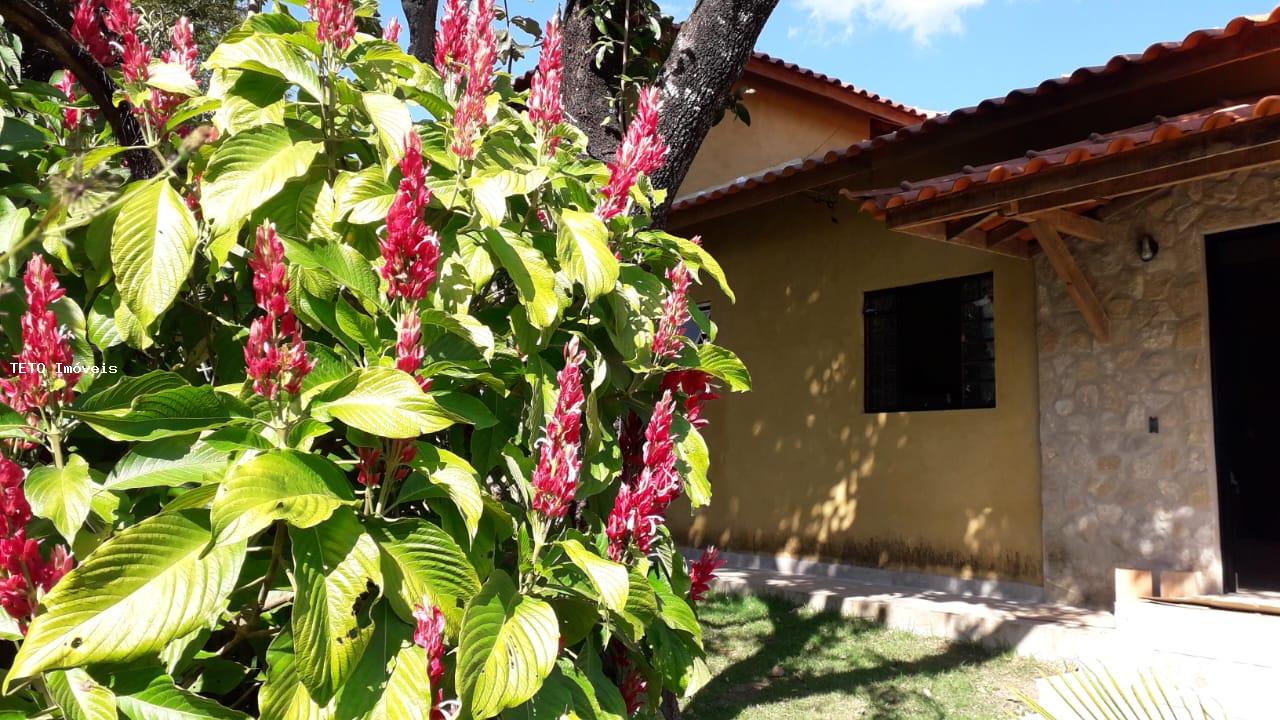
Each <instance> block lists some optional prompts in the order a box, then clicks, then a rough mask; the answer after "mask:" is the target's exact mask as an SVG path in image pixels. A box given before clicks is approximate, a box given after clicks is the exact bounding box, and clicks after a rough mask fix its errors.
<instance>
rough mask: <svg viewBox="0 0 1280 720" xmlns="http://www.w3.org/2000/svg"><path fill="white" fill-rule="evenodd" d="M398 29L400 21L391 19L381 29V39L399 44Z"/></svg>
mask: <svg viewBox="0 0 1280 720" xmlns="http://www.w3.org/2000/svg"><path fill="white" fill-rule="evenodd" d="M400 29H401V28H400V21H399V20H397V19H396V18H391V22H389V23H387V26H386V27H384V28H382V39H383V40H386V41H387V42H393V43H398V42H400Z"/></svg>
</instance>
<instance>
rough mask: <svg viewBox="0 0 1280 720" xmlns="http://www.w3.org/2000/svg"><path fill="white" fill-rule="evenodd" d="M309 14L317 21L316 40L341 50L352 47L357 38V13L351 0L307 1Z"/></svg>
mask: <svg viewBox="0 0 1280 720" xmlns="http://www.w3.org/2000/svg"><path fill="white" fill-rule="evenodd" d="M307 12H309V13H311V19H312V20H315V21H316V39H317V40H319V41H320V42H321V43H328V44H331V45H333V46H334V47H335V48H337V49H339V50H346V49H347V48H349V47H351V41H352V40H354V39H355V37H356V11H355V8H353V7H352V6H351V0H307Z"/></svg>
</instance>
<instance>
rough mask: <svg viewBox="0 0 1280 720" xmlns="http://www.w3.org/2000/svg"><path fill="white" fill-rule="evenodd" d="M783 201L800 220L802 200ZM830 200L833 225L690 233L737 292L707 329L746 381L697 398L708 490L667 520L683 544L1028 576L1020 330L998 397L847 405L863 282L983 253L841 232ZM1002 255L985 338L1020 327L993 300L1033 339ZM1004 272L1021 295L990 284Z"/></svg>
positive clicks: (976, 259) (933, 275) (1035, 524)
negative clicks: (996, 400)
mask: <svg viewBox="0 0 1280 720" xmlns="http://www.w3.org/2000/svg"><path fill="white" fill-rule="evenodd" d="M796 202H802V203H803V202H805V201H803V200H797V201H796ZM793 204H794V203H793ZM786 212H787V213H791V212H794V213H797V217H803V216H805V214H807V217H808V218H809V222H816V221H814V220H813V216H814V215H815V213H814V212H813V208H812V207H805V208H802V209H801V208H790V209H788V210H787V211H786ZM830 212H832V213H835V214H837V215H839V216H841V217H839V219H840V224H831V223H830V221H829V220H828V219H827V218H825V217H823V218H819V220H821V223H818V224H817V225H816V226H815V227H816V229H815V232H814V234H813V235H812V237H808V238H806V239H805V241H804V242H803V243H799V242H797V243H795V244H794V246H792V247H790V248H788V252H785V253H780V252H778V248H777V246H776V244H775V241H773V240H769V239H767V238H770V236H771V233H770V230H771V228H767V227H765V228H760V229H755V230H754V231H752V232H745V231H744V233H743V234H742V235H737V236H735V237H734V239H733V241H732V242H726V243H722V244H720V246H719V247H716V240H715V236H714V235H712V236H711V237H710V238H709V239H708V240H707V242H708V244H709V246H710V247H711V250H712V252H713V254H716V255H717V257H719V258H720V260H721V263H722V264H723V265H724V267H725V271H726V273H727V274H728V275H729V277H730V278H732V280H733V282H734V284H735V286H736V287H737V289H738V291H739V300H738V304H737V305H735V306H730V305H728V303H725V302H723V301H722V300H721V301H716V300H714V299H713V317H714V318H715V320H716V322H717V324H718V325H719V326H720V338H719V342H721V343H722V344H723V345H725V346H727V347H730V348H733V349H734V351H735V352H737V353H738V354H739V355H740V356H741V357H742V359H743V361H744V362H745V363H746V364H747V367H748V368H749V369H750V371H751V373H752V376H753V384H754V387H753V390H752V392H750V393H748V394H745V395H734V396H727V397H725V398H724V399H722V400H721V401H719V402H717V403H713V404H712V405H711V406H709V408H708V417H709V419H710V421H711V424H710V427H709V428H708V429H707V430H706V431H705V432H706V435H707V441H708V444H709V446H710V448H711V452H712V474H713V477H712V481H713V485H714V488H715V496H714V499H713V502H712V505H711V506H710V507H709V508H706V509H704V510H702V511H701V512H699V513H697V514H696V515H695V516H694V517H693V519H692V520H685V519H683V518H676V519H674V520H673V530H674V531H676V533H677V537H679V538H681V539H682V540H684V541H686V542H689V543H691V544H694V545H699V546H700V545H707V544H715V545H718V546H721V547H726V548H730V549H734V550H739V551H744V552H764V553H777V552H783V553H788V554H796V555H804V556H818V557H824V558H829V559H835V560H839V561H844V562H850V563H855V564H858V565H866V566H872V567H884V568H892V569H913V570H923V571H932V572H944V573H947V574H960V575H964V576H970V575H972V576H982V577H998V578H1000V579H1009V580H1020V581H1027V582H1039V579H1040V525H1039V513H1040V498H1039V485H1038V466H1037V457H1038V451H1037V449H1036V445H1035V437H1036V429H1035V424H1036V420H1037V416H1036V409H1035V397H1034V391H1035V378H1034V346H1033V345H1032V347H1031V348H1030V352H1031V353H1032V354H1031V355H1030V356H1029V357H1030V358H1031V360H1030V361H1029V362H1027V363H1026V365H1027V366H1028V367H1029V368H1030V369H1029V372H1028V378H1027V382H1026V383H1025V384H1026V386H1027V387H1026V388H1025V390H1021V389H1015V388H1012V387H1010V388H1006V387H1003V386H1002V388H1001V392H1002V393H1005V392H1006V390H1008V393H1007V397H1004V396H1002V401H1003V400H1008V405H1007V406H1002V407H1001V408H999V409H996V410H955V411H945V412H922V413H878V414H867V413H864V412H863V406H864V402H863V400H864V399H863V385H862V382H861V375H862V371H863V370H862V368H863V322H862V312H861V311H862V294H863V292H864V291H865V290H871V289H878V288H884V287H893V286H895V285H904V284H909V283H915V282H922V281H927V280H934V279H939V278H942V277H955V276H959V275H964V274H969V273H974V272H984V271H989V270H992V262H993V261H992V260H990V259H989V256H987V255H986V254H983V253H975V252H967V251H964V250H962V249H960V250H959V252H957V249H955V248H948V247H944V246H941V245H939V244H930V245H922V244H923V243H927V242H928V241H923V240H912V239H910V238H907V237H906V236H900V235H894V234H890V233H887V232H886V231H880V235H882V236H887V237H873V238H870V239H866V238H863V237H861V233H862V227H863V226H859V231H858V232H859V236H858V237H856V238H854V239H853V240H854V241H851V238H850V236H849V235H848V232H849V229H848V224H852V223H853V222H856V220H853V219H847V218H845V217H843V215H845V214H846V213H845V212H844V211H843V210H841V209H840V208H837V209H835V210H832V211H830ZM782 214H785V213H784V212H783V211H779V212H777V213H774V215H782ZM763 222H769V221H768V220H767V219H766V220H764V221H763ZM826 227H830V228H834V229H835V230H836V231H832V230H826V229H825V228H826ZM868 230H874V228H868ZM724 232H726V233H732V232H733V231H732V229H727V230H725V231H724ZM779 232H781V229H779ZM792 232H801V231H800V230H798V229H796V230H792ZM762 238H764V239H762ZM935 245H936V247H935ZM940 254H941V255H943V256H944V257H941V258H939V257H938V256H939V255H940ZM1002 261H1003V259H1001V260H997V261H995V262H997V263H999V262H1002ZM1010 261H1011V262H1017V261H1013V260H1012V259H1010ZM1020 269H1021V271H1022V273H1023V274H1025V278H1023V277H1019V278H1015V280H1016V282H1010V281H1009V279H1008V277H1007V276H1006V275H1007V274H1006V275H1001V274H1000V271H999V270H998V269H997V277H996V286H997V287H996V298H997V299H996V301H997V335H996V337H997V343H1002V342H1007V343H1010V344H1012V343H1013V342H1014V341H1015V338H1016V336H1017V333H1018V331H1020V330H1021V328H1014V327H1013V326H1012V325H1011V323H1013V322H1015V319H1014V318H1008V317H1004V318H1002V315H1001V313H1002V310H1010V312H1005V313H1004V314H1005V315H1018V314H1021V315H1022V316H1025V320H1026V328H1027V330H1028V332H1027V335H1028V336H1029V337H1027V338H1026V339H1027V341H1028V342H1031V343H1034V297H1035V296H1034V278H1033V276H1032V274H1031V268H1030V266H1029V264H1028V265H1026V266H1024V267H1021V268H1020ZM1017 284H1022V285H1025V288H1018V290H1019V293H1021V294H1025V295H1026V297H1025V298H1021V297H1009V298H1005V297H1004V296H1005V295H1013V294H1014V293H1011V292H1009V288H1010V287H1011V286H1012V285H1017ZM1002 293H1004V295H1002ZM1023 300H1025V301H1026V306H1025V307H1023V308H1019V309H1018V312H1017V313H1015V312H1012V311H1011V310H1012V308H1013V307H1014V305H1015V303H1018V302H1022V301H1023ZM1005 306H1007V307H1005ZM1002 332H1003V336H1002V334H1001V333H1002ZM1002 361H1008V362H1013V360H1012V359H1005V358H1001V357H1000V356H999V353H998V357H997V372H1001V370H1002V368H1001V367H1000V364H1001V362H1002ZM1007 375H1008V373H1002V377H1001V379H1000V381H1001V382H1002V383H1004V381H1005V380H1008V379H1009V378H1008V377H1007ZM1004 384H1007V385H1012V384H1013V383H1004ZM1024 402H1025V403H1027V405H1026V407H1025V411H1021V410H1019V409H1017V406H1019V405H1020V404H1021V403H1024ZM1018 413H1020V415H1025V416H1026V418H1025V422H1024V426H1025V425H1030V429H1029V430H1023V431H1021V434H1020V435H1018V436H1017V437H1013V438H1012V439H1011V441H1010V445H1011V446H1012V447H1014V448H1015V452H1016V455H1017V457H1016V458H1014V460H1013V461H1012V462H1009V461H1007V460H1008V458H1007V457H1005V456H1004V454H1003V453H1004V451H1002V450H1001V449H1000V448H1001V443H1002V442H1003V441H1002V440H1001V439H1000V438H999V437H993V435H996V436H998V435H999V434H1001V433H1002V429H1003V428H1009V429H1011V430H1012V429H1013V428H1012V427H1011V426H1013V425H1016V424H1017V423H1018V422H1019V421H1020V415H1017V414H1018ZM678 514H679V513H678V511H677V512H673V516H675V515H678Z"/></svg>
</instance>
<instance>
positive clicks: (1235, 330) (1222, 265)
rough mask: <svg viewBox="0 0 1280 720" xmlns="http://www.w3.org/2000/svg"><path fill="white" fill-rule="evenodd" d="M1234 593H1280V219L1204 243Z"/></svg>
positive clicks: (1227, 558)
mask: <svg viewBox="0 0 1280 720" xmlns="http://www.w3.org/2000/svg"><path fill="white" fill-rule="evenodd" d="M1205 250H1206V253H1207V255H1208V263H1209V268H1208V275H1209V335H1210V353H1211V357H1212V367H1213V405H1214V408H1213V411H1214V442H1215V448H1216V454H1217V460H1218V501H1219V506H1220V508H1221V512H1222V546H1223V547H1222V551H1223V561H1224V563H1225V567H1224V570H1225V573H1224V575H1225V578H1224V580H1225V584H1226V586H1227V588H1226V589H1227V590H1280V452H1278V450H1280V372H1277V367H1278V366H1280V324H1277V323H1276V320H1275V318H1276V311H1277V310H1278V309H1280V224H1277V225H1264V226H1261V227H1255V228H1248V229H1245V230H1237V231H1233V232H1228V233H1221V234H1218V235H1212V236H1209V237H1208V238H1206V240H1205Z"/></svg>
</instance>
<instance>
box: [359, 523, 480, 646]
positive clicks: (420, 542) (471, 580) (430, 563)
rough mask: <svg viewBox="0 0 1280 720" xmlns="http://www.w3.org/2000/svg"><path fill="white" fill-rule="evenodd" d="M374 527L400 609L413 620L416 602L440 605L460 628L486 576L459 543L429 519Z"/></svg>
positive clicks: (392, 597) (452, 624) (390, 598)
mask: <svg viewBox="0 0 1280 720" xmlns="http://www.w3.org/2000/svg"><path fill="white" fill-rule="evenodd" d="M369 531H370V532H371V533H372V534H373V536H374V538H375V539H376V540H377V541H378V547H380V548H381V549H382V573H383V577H384V578H385V579H386V596H387V599H388V601H389V602H390V603H391V606H392V607H393V608H394V609H395V611H396V613H397V614H398V615H399V616H400V617H401V618H402V619H403V620H405V621H406V622H410V621H412V619H413V618H412V614H413V608H414V606H415V605H417V604H418V603H422V602H429V603H432V604H435V605H439V606H440V610H441V611H442V612H443V613H444V616H445V621H446V622H447V623H448V625H449V627H450V628H455V629H456V628H457V627H458V626H459V624H460V623H461V621H462V608H463V606H465V605H466V603H467V602H468V601H469V600H471V598H472V597H473V596H474V595H475V594H476V593H477V592H479V591H480V579H479V577H478V576H477V575H476V571H475V569H474V568H473V567H472V566H471V562H470V561H469V560H468V559H467V555H466V553H464V552H463V551H462V548H460V547H458V543H457V542H455V541H454V539H453V538H452V537H450V535H449V534H448V533H446V532H445V531H444V530H441V529H440V528H438V527H436V526H435V525H433V524H431V523H429V522H427V521H426V520H418V519H404V520H396V521H394V522H380V523H376V524H373V525H371V526H370V528H369Z"/></svg>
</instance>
